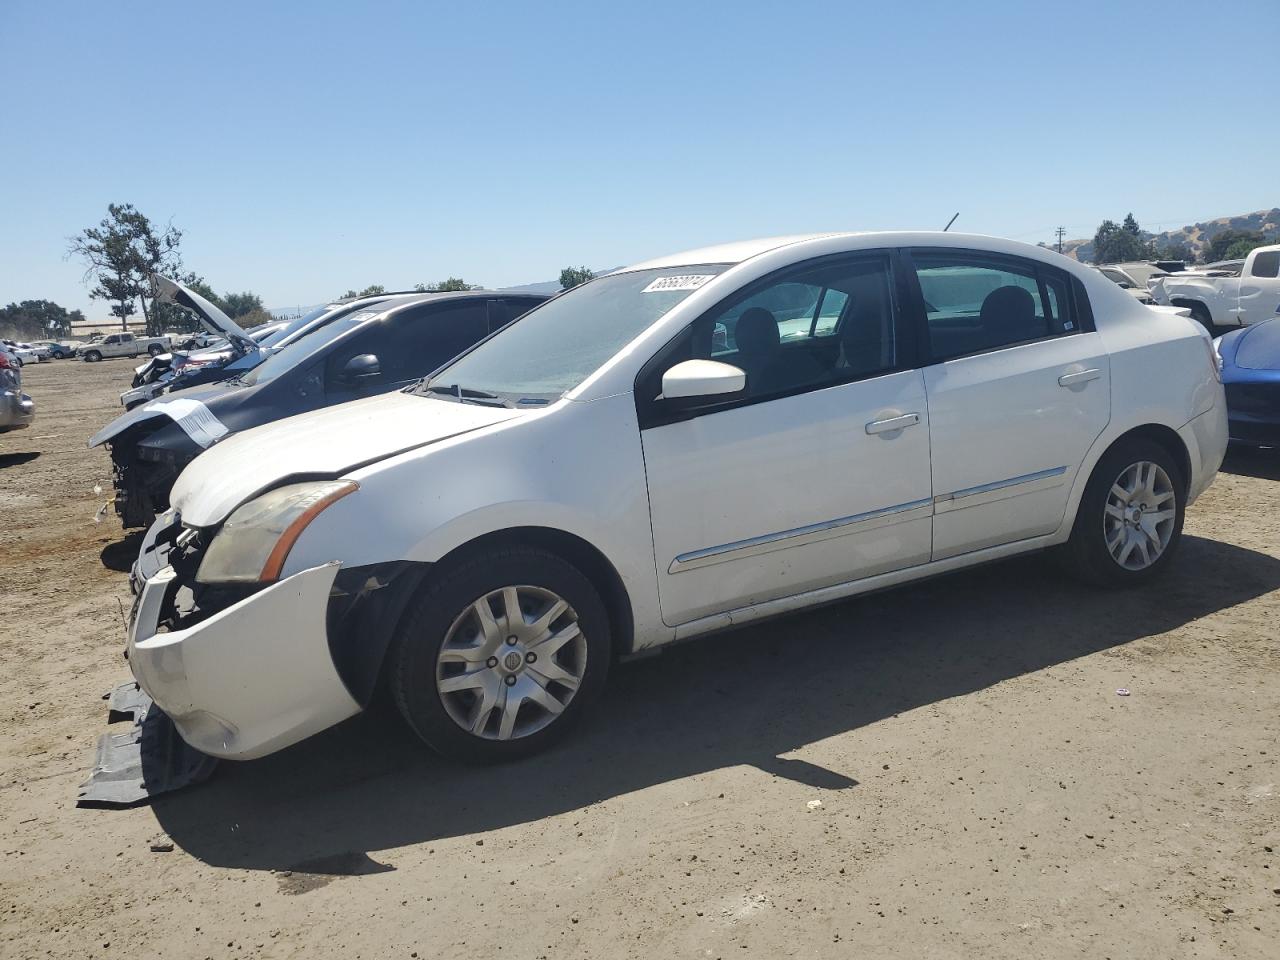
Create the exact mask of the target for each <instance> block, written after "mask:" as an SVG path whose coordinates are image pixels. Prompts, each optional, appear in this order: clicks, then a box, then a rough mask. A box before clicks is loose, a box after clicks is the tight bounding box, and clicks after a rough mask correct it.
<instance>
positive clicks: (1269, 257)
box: [1249, 250, 1280, 277]
mask: <svg viewBox="0 0 1280 960" xmlns="http://www.w3.org/2000/svg"><path fill="white" fill-rule="evenodd" d="M1249 276H1251V277H1276V276H1280V250H1269V251H1267V252H1266V253H1259V254H1256V255H1255V256H1254V258H1253V266H1252V267H1250V268H1249Z"/></svg>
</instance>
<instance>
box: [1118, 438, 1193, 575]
mask: <svg viewBox="0 0 1280 960" xmlns="http://www.w3.org/2000/svg"><path fill="white" fill-rule="evenodd" d="M1177 513H1178V505H1177V497H1176V495H1175V493H1174V489H1173V481H1172V480H1170V479H1169V474H1168V473H1166V472H1165V470H1164V468H1163V467H1162V466H1160V464H1158V463H1153V462H1151V461H1150V460H1142V461H1139V462H1137V463H1133V464H1130V465H1129V466H1128V467H1126V468H1125V469H1124V470H1123V471H1122V472H1121V473H1120V476H1119V477H1117V478H1116V481H1115V483H1113V484H1112V485H1111V490H1110V492H1108V494H1107V503H1106V507H1105V508H1104V511H1103V517H1102V536H1103V540H1104V542H1105V543H1106V545H1107V550H1108V551H1109V552H1110V553H1111V558H1112V559H1113V560H1115V562H1116V563H1118V564H1119V565H1120V566H1121V567H1123V568H1124V569H1126V570H1145V569H1146V568H1147V567H1149V566H1151V565H1152V564H1153V563H1155V562H1156V561H1157V560H1159V559H1160V557H1161V556H1163V555H1164V552H1165V550H1166V549H1167V548H1168V546H1169V541H1170V540H1171V539H1172V537H1173V530H1174V521H1175V520H1176V519H1177Z"/></svg>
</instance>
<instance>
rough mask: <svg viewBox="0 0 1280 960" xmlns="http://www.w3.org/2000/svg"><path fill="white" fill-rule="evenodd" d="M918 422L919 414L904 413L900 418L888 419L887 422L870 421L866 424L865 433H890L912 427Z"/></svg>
mask: <svg viewBox="0 0 1280 960" xmlns="http://www.w3.org/2000/svg"><path fill="white" fill-rule="evenodd" d="M919 422H920V414H918V413H904V414H903V415H902V416H900V417H889V418H888V419H887V420H872V421H871V422H870V423H868V424H867V433H872V434H874V433H891V432H892V431H894V430H901V429H902V428H903V427H914V426H915V425H916V424H917V423H919Z"/></svg>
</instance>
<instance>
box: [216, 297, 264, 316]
mask: <svg viewBox="0 0 1280 960" xmlns="http://www.w3.org/2000/svg"><path fill="white" fill-rule="evenodd" d="M255 310H256V311H257V312H259V313H261V312H263V311H262V298H261V297H260V296H258V295H257V294H256V293H250V292H249V291H248V290H246V291H244V292H243V293H225V294H223V295H222V311H223V313H225V314H226V315H227V316H228V317H230V318H231V319H232V320H235V319H236V318H237V317H243V316H247V315H248V314H250V313H253V312H254V311H255Z"/></svg>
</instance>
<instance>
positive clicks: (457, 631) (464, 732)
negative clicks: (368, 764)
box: [388, 547, 612, 763]
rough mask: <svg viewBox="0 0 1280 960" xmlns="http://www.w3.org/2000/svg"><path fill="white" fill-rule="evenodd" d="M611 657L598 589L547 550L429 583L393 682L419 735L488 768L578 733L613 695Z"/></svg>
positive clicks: (485, 562) (408, 620)
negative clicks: (597, 705)
mask: <svg viewBox="0 0 1280 960" xmlns="http://www.w3.org/2000/svg"><path fill="white" fill-rule="evenodd" d="M611 654H612V641H611V639H610V635H609V617H608V614H607V612H606V610H605V606H604V603H603V601H602V600H601V599H600V595H599V593H598V592H597V591H596V589H595V587H594V586H593V585H592V584H591V581H590V580H588V579H587V578H586V577H585V576H584V575H583V574H582V573H581V571H579V570H578V569H577V568H576V567H575V566H573V565H572V564H570V563H568V562H567V561H565V560H564V559H562V558H561V557H559V556H557V555H555V554H553V553H550V552H548V551H546V550H541V549H538V548H534V547H507V548H502V549H499V550H496V551H494V552H491V553H487V554H483V555H478V556H475V557H473V558H472V559H470V560H466V561H463V562H462V563H461V564H459V565H458V566H457V567H456V568H454V569H452V570H448V571H446V572H444V573H442V574H441V575H440V576H439V577H436V578H433V579H432V580H431V581H429V582H428V584H427V585H426V587H425V588H424V589H423V591H422V592H421V593H420V594H419V596H418V597H417V598H416V599H415V600H414V601H413V602H412V603H411V605H410V607H409V610H408V611H407V613H406V615H405V616H404V618H403V619H402V621H401V623H400V626H399V628H398V629H397V631H396V636H395V637H394V638H393V640H392V646H391V651H390V663H389V668H390V669H389V674H388V675H389V680H390V687H391V692H392V694H393V696H394V698H395V701H396V704H397V705H398V706H399V708H400V712H401V714H402V715H403V716H404V718H405V720H406V721H407V722H408V724H409V726H410V728H412V730H413V731H414V733H416V734H417V735H418V736H419V737H421V738H422V739H423V740H424V741H426V743H427V744H428V745H430V746H431V747H433V748H435V749H436V750H437V751H439V752H440V753H443V754H445V755H446V756H449V757H453V758H455V759H459V760H464V761H469V762H480V763H486V762H494V761H501V760H512V759H516V758H519V757H524V756H528V755H530V754H533V753H536V752H538V751H540V750H543V749H545V748H547V747H548V746H550V745H551V744H552V743H554V742H555V741H557V740H559V739H560V738H561V737H563V736H564V735H565V734H566V733H568V732H569V730H570V728H571V727H572V726H573V724H574V723H575V722H576V721H577V720H578V719H579V717H580V716H581V714H582V711H583V710H584V709H585V708H586V707H587V706H588V705H589V704H590V702H591V701H592V700H594V699H595V697H596V696H598V695H599V693H600V691H601V690H602V689H603V687H604V682H605V677H606V676H607V674H608V671H609V661H610V658H611Z"/></svg>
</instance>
